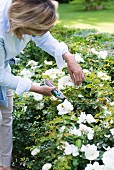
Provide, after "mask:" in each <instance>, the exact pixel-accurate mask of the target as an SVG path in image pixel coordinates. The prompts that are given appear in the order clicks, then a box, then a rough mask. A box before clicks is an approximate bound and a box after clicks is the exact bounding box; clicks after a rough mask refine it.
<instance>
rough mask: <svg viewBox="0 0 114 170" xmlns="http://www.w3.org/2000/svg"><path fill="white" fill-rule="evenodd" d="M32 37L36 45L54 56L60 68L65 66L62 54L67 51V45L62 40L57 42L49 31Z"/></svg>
mask: <svg viewBox="0 0 114 170" xmlns="http://www.w3.org/2000/svg"><path fill="white" fill-rule="evenodd" d="M32 39H33V41H34V42H35V43H36V45H37V46H38V47H40V48H41V49H42V50H44V51H46V52H47V53H48V54H50V55H51V56H53V57H54V58H55V60H56V63H57V66H58V67H59V68H60V69H62V68H63V67H64V66H65V61H64V59H63V57H62V56H63V54H64V53H66V52H68V47H67V45H66V44H65V43H64V42H60V43H59V42H58V41H57V40H56V39H55V38H54V37H53V36H52V35H51V34H50V32H47V33H45V34H44V35H43V36H35V37H32Z"/></svg>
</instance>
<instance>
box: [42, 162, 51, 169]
mask: <svg viewBox="0 0 114 170" xmlns="http://www.w3.org/2000/svg"><path fill="white" fill-rule="evenodd" d="M51 167H52V164H51V163H46V164H44V166H43V167H42V170H49V169H51Z"/></svg>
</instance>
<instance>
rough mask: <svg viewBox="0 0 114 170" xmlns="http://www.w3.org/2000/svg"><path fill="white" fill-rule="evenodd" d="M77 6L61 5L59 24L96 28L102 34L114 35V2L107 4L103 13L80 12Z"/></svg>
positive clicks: (82, 10) (81, 10)
mask: <svg viewBox="0 0 114 170" xmlns="http://www.w3.org/2000/svg"><path fill="white" fill-rule="evenodd" d="M79 9H80V8H79V5H76V4H59V9H58V12H59V21H58V22H59V23H62V24H63V25H65V26H71V27H76V28H82V29H83V28H89V29H91V28H94V29H96V30H98V31H100V32H107V33H114V2H111V3H110V4H109V3H107V8H106V9H104V10H101V11H85V10H84V9H83V7H81V9H80V10H79Z"/></svg>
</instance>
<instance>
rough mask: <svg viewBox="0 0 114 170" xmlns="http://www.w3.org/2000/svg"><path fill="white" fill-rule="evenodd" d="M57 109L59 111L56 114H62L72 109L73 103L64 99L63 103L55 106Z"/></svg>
mask: <svg viewBox="0 0 114 170" xmlns="http://www.w3.org/2000/svg"><path fill="white" fill-rule="evenodd" d="M57 110H58V111H59V112H58V115H64V114H67V113H70V112H71V111H72V110H73V105H72V104H71V103H70V102H69V101H68V100H67V99H65V100H64V102H63V103H61V104H59V105H58V106H57Z"/></svg>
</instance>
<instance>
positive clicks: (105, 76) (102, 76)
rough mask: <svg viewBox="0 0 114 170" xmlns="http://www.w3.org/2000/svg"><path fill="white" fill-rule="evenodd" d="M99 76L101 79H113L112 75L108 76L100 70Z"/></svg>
mask: <svg viewBox="0 0 114 170" xmlns="http://www.w3.org/2000/svg"><path fill="white" fill-rule="evenodd" d="M98 77H99V78H100V79H101V80H111V77H110V76H108V75H107V74H106V73H104V72H102V71H100V72H98Z"/></svg>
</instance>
